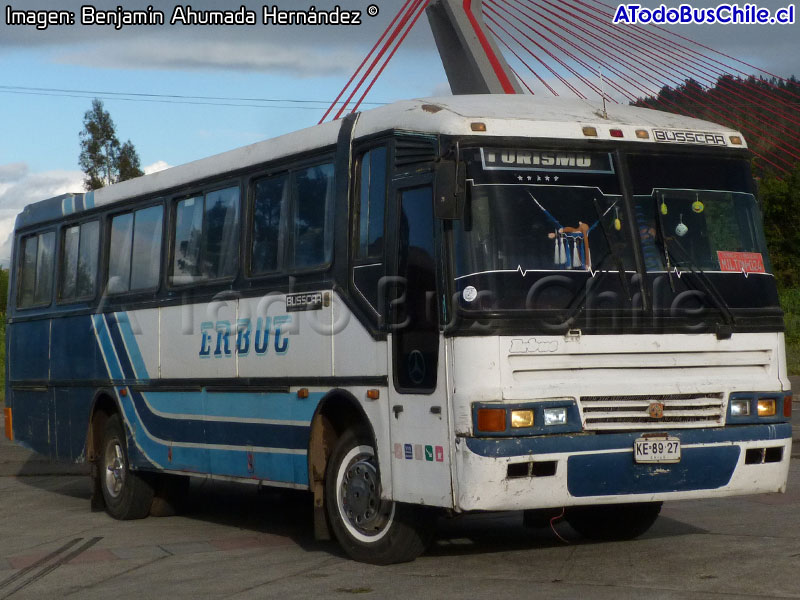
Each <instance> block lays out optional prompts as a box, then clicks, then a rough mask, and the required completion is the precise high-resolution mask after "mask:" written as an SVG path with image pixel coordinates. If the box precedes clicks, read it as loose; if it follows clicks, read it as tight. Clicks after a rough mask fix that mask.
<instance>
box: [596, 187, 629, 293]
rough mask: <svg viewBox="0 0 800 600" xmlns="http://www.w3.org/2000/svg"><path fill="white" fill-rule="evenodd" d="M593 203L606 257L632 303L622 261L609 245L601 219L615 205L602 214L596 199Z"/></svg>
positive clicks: (606, 232)
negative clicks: (604, 241)
mask: <svg viewBox="0 0 800 600" xmlns="http://www.w3.org/2000/svg"><path fill="white" fill-rule="evenodd" d="M593 201H594V210H595V211H596V212H597V222H598V223H599V225H600V230H601V231H602V232H603V237H604V238H605V240H606V246H608V255H610V256H611V258H612V259H613V261H614V265H615V266H616V267H617V273H618V274H619V281H620V284H621V285H622V290H623V291H624V292H625V295H626V296H627V297H628V302H632V301H633V297H632V296H631V288H630V286H629V285H628V278H627V276H626V274H625V265H624V264H623V262H622V259H621V258H620V257H619V254H617V252H616V250H614V246H613V245H612V244H611V238H610V237H609V235H608V229H606V224H605V223H603V217H604V216H605V215H606V214H607V213H608V211H609V210H611V209H612V208H614V206H615V205H616V204H617V203H616V202H614V204H612V205H611V207H610V208H609V209H608V210H607V211H606V212H605V213H603V211H602V210H601V208H600V203H599V202H598V201H597V198H593ZM608 255H607V256H608Z"/></svg>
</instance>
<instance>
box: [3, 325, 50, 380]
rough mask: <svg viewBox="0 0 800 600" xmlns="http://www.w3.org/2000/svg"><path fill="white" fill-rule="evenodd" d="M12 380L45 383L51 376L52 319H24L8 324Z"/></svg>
mask: <svg viewBox="0 0 800 600" xmlns="http://www.w3.org/2000/svg"><path fill="white" fill-rule="evenodd" d="M8 337H9V343H8V358H9V364H10V367H11V368H10V369H9V370H10V375H11V382H12V383H14V382H21V381H24V382H29V383H33V382H39V383H45V382H46V381H47V380H48V379H49V377H50V361H49V355H50V321H49V320H48V319H42V320H39V321H23V322H19V323H12V324H11V325H9V326H8Z"/></svg>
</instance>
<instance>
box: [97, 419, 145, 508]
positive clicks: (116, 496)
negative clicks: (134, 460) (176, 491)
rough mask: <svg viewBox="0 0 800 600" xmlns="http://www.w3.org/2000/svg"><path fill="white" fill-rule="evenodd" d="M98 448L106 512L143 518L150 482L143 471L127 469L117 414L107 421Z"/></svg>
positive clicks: (125, 448)
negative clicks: (101, 441) (99, 450)
mask: <svg viewBox="0 0 800 600" xmlns="http://www.w3.org/2000/svg"><path fill="white" fill-rule="evenodd" d="M101 448H102V450H101V454H100V465H99V466H100V489H101V490H102V492H103V499H104V500H105V503H106V512H107V513H108V514H109V515H111V516H112V517H114V518H115V519H120V520H123V521H127V520H130V519H143V518H144V517H146V516H147V515H148V514H150V506H151V505H152V503H153V485H152V481H151V479H150V478H149V477H148V476H147V475H146V474H142V473H137V472H136V471H131V469H130V463H129V461H128V444H127V438H126V436H125V429H124V427H123V425H122V420H121V419H120V416H119V414H114V415H111V416H110V417H109V418H108V421H106V426H105V430H104V432H103V443H102V446H101Z"/></svg>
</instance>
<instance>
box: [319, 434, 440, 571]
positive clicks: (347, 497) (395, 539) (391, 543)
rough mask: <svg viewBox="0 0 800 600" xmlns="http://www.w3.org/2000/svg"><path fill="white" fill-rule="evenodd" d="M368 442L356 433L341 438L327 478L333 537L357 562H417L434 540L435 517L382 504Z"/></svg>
mask: <svg viewBox="0 0 800 600" xmlns="http://www.w3.org/2000/svg"><path fill="white" fill-rule="evenodd" d="M380 492H381V490H380V475H379V472H378V463H377V458H376V456H375V449H374V447H373V443H372V442H371V441H370V436H368V435H366V434H364V433H363V432H359V431H354V430H352V429H350V430H348V431H346V432H345V433H344V435H342V437H340V438H339V440H338V442H337V444H336V447H335V448H334V451H333V453H332V454H331V457H330V460H329V461H328V467H327V472H326V476H325V503H326V505H327V510H328V517H329V519H330V525H331V528H332V529H333V532H334V535H335V536H336V539H337V540H338V542H339V544H340V545H341V546H342V548H343V549H344V551H345V552H346V553H347V554H348V555H349V556H350V557H351V558H353V559H354V560H358V561H361V562H366V563H372V564H377V565H388V564H393V563H399V562H406V561H409V560H414V559H415V558H416V557H417V556H419V555H420V554H422V552H424V551H425V548H426V547H427V545H428V543H429V542H430V539H431V537H432V535H433V526H432V525H433V522H432V519H433V515H432V513H430V512H427V511H423V510H421V509H420V508H418V507H415V506H412V505H408V504H401V503H399V502H390V501H386V500H381V497H380Z"/></svg>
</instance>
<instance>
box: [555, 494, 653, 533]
mask: <svg viewBox="0 0 800 600" xmlns="http://www.w3.org/2000/svg"><path fill="white" fill-rule="evenodd" d="M661 504H662V503H661V502H642V503H639V504H604V505H600V506H573V507H570V508H568V509H567V510H566V514H565V515H564V518H565V519H566V520H567V523H569V524H570V526H571V527H572V528H573V529H574V530H575V531H577V532H578V533H579V534H581V535H582V536H583V537H585V538H589V539H591V540H597V541H617V540H632V539H634V538H637V537H639V536H640V535H642V534H643V533H644V532H645V531H647V530H648V529H650V527H651V526H652V525H653V523H655V521H656V519H657V518H658V513H660V512H661Z"/></svg>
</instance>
